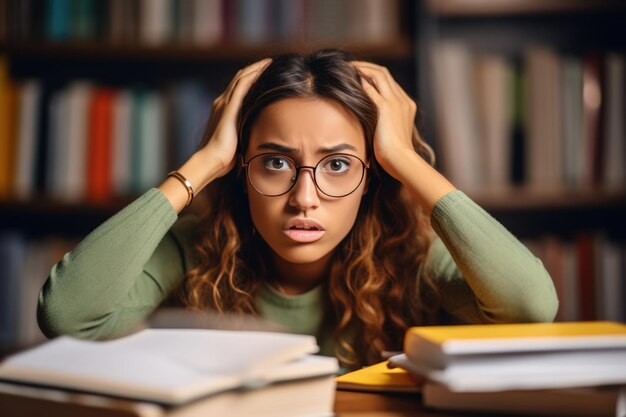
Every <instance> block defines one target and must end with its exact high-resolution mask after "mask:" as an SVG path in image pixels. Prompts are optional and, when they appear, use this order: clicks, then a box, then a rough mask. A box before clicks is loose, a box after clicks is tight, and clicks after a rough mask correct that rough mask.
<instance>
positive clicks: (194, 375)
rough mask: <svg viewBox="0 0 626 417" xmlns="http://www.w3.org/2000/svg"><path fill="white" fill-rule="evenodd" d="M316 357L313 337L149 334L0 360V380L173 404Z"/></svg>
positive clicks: (67, 343)
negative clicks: (19, 381) (313, 353)
mask: <svg viewBox="0 0 626 417" xmlns="http://www.w3.org/2000/svg"><path fill="white" fill-rule="evenodd" d="M316 350H317V345H316V344H315V338H313V337H312V336H300V335H289V334H281V333H265V332H236V331H220V330H201V329H192V330H183V329H176V330H155V329H148V330H144V331H142V332H140V333H137V334H135V335H132V336H129V337H126V338H122V339H118V340H114V341H109V342H93V341H86V340H78V339H73V338H70V337H61V338H58V339H55V340H53V341H51V342H48V343H46V344H44V345H42V346H39V347H37V348H35V349H31V350H29V351H26V352H23V353H20V354H17V355H14V356H12V357H10V358H8V359H7V360H5V361H4V362H3V363H2V365H0V378H6V379H18V380H21V381H26V382H32V383H40V384H50V385H54V386H63V387H67V388H75V389H81V390H88V391H95V392H103V393H109V394H117V395H122V396H130V397H137V398H144V399H153V400H156V401H160V402H169V403H179V402H184V401H188V400H190V399H192V398H195V397H197V396H201V395H206V394H209V393H212V392H217V391H221V390H226V389H231V388H234V387H237V386H239V385H241V384H242V383H247V381H246V380H247V379H249V378H260V377H261V376H262V374H263V371H265V372H269V370H271V369H272V368H274V367H275V366H277V365H278V364H280V363H284V362H289V361H292V360H294V359H296V358H299V357H303V356H305V355H306V354H308V353H312V352H314V351H316Z"/></svg>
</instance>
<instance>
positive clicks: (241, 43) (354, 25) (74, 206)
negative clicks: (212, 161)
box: [0, 0, 415, 348]
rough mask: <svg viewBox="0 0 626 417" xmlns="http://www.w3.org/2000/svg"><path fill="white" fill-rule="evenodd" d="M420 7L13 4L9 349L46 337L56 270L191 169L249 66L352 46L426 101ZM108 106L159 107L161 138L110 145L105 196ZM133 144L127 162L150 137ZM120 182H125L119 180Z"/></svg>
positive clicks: (3, 79)
mask: <svg viewBox="0 0 626 417" xmlns="http://www.w3.org/2000/svg"><path fill="white" fill-rule="evenodd" d="M413 8H414V5H413V3H412V2H411V1H408V0H394V1H389V0H382V1H381V0H366V1H360V0H359V1H358V2H355V1H351V0H346V1H339V2H336V1H334V0H333V1H324V0H322V1H316V2H310V1H306V0H271V1H267V0H252V1H250V0H235V1H231V0H80V1H71V2H65V1H57V0H5V1H0V107H2V106H4V107H2V109H9V110H10V111H8V112H7V113H6V114H7V115H6V117H5V118H4V119H2V120H0V259H2V260H6V259H11V260H12V262H7V264H6V265H3V266H2V267H0V276H1V278H2V279H0V305H2V307H0V348H7V347H8V348H10V346H11V345H12V344H14V343H19V344H21V345H29V344H31V343H34V342H36V341H37V340H39V339H41V335H40V334H39V332H38V329H37V326H36V323H35V321H34V314H33V312H34V311H35V305H36V296H37V293H38V290H39V288H40V287H41V285H42V284H43V281H44V280H45V278H46V277H47V275H48V273H49V270H50V267H51V266H52V265H53V264H54V263H56V262H57V261H58V260H59V259H60V258H61V257H62V256H63V254H64V253H65V252H66V251H67V250H69V249H71V248H72V247H73V245H75V244H76V243H77V241H78V240H80V239H81V238H82V237H84V236H85V235H86V234H87V233H89V232H90V231H91V230H93V229H94V228H95V227H96V226H97V225H99V224H101V223H102V222H103V221H105V220H106V219H107V218H109V217H110V216H111V215H113V214H114V213H116V212H117V211H118V210H120V209H121V208H122V207H124V206H125V205H127V204H128V203H129V202H131V201H132V200H133V199H134V198H135V197H136V196H137V195H139V194H140V193H141V192H142V191H144V190H145V189H147V188H149V187H150V186H153V185H157V184H158V183H159V182H160V181H161V180H162V179H163V178H165V175H166V173H167V172H168V171H169V170H171V169H174V168H176V167H178V166H180V164H181V163H182V161H183V160H184V159H185V158H186V156H188V155H189V154H190V152H192V151H193V149H194V148H195V145H196V143H197V142H198V140H199V136H200V134H201V130H202V127H203V125H204V123H205V122H206V120H207V119H208V115H209V113H210V107H211V103H212V100H213V99H214V98H215V97H216V96H217V95H218V94H220V93H221V92H222V91H223V89H224V88H225V87H226V85H227V84H228V82H229V81H230V80H231V78H232V76H233V75H234V74H235V73H236V71H237V70H238V69H240V68H242V67H243V66H245V65H247V64H249V63H251V62H254V61H256V60H258V59H261V58H264V57H266V56H267V55H270V54H277V53H283V52H290V51H293V50H296V51H302V50H317V49H320V48H324V47H339V48H343V49H346V50H348V51H350V52H352V53H353V54H355V55H356V56H358V57H359V58H361V59H372V60H375V61H378V62H381V63H384V64H385V65H387V66H389V67H390V68H391V69H392V71H394V73H395V74H397V77H398V80H399V81H400V82H401V83H402V84H403V86H404V87H405V88H406V89H407V90H408V91H415V54H414V36H413V34H414V23H413V22H412V20H411V16H413V12H412V10H413ZM111 96H113V99H112V98H111ZM96 97H99V98H98V100H100V102H101V103H107V101H110V100H113V105H111V104H110V103H109V104H104V106H110V107H113V108H114V109H115V108H118V107H122V108H124V106H128V105H129V104H128V103H129V102H130V103H132V105H133V106H138V107H132V109H134V110H133V111H135V110H136V109H137V108H140V109H142V107H141V106H146V103H147V110H146V111H144V110H139V113H140V114H142V116H141V117H143V118H145V120H147V121H148V122H150V121H151V122H152V123H147V126H148V127H150V126H151V125H156V126H158V128H157V129H156V130H154V131H152V133H153V134H152V135H144V137H143V140H146V142H145V144H147V145H148V146H147V147H145V148H143V149H149V148H150V149H152V148H156V149H157V151H155V152H153V155H152V156H150V157H149V158H148V159H144V160H141V159H139V160H127V159H128V157H124V155H123V152H122V153H116V152H117V151H115V149H118V147H119V146H120V145H119V144H116V142H114V143H113V144H111V145H110V146H111V147H112V148H113V150H112V151H111V152H112V154H109V155H107V156H106V158H108V160H107V162H105V165H109V164H110V165H109V166H110V168H109V172H108V173H107V172H105V171H102V172H105V173H104V176H106V177H108V178H109V181H108V182H106V184H105V186H104V188H101V191H102V192H101V193H100V194H99V195H97V196H96V195H90V193H89V192H87V191H86V190H91V189H93V185H95V184H96V182H98V180H97V179H96V177H98V172H99V171H97V170H92V169H91V168H89V167H90V166H91V163H88V164H85V161H84V159H85V158H87V161H90V162H98V161H97V160H96V159H92V160H89V155H87V157H85V156H84V155H85V152H86V153H87V154H89V152H90V151H89V149H90V147H94V146H96V145H94V144H93V142H92V141H93V140H94V139H93V134H92V132H91V131H90V130H89V127H85V126H84V123H82V124H83V126H82V127H81V126H80V125H81V122H80V121H81V120H82V121H83V122H84V121H85V120H88V122H87V125H90V126H91V125H94V124H95V123H96V121H97V120H100V121H101V120H103V118H104V117H105V116H106V115H105V116H103V114H105V113H101V114H100V116H98V115H97V113H98V110H94V108H96V107H97V106H96V104H95V102H96ZM120 97H126V98H125V99H124V100H126V102H124V100H121V99H120ZM118 99H119V100H121V101H117V100H118ZM28 103H30V104H28ZM33 103H35V104H33ZM120 103H121V104H120ZM136 103H140V104H136ZM11 109H13V110H11ZM24 109H26V110H24ZM64 109H65V110H64ZM68 109H69V110H68ZM111 111H112V110H111ZM55 112H56V113H55ZM94 114H96V115H94ZM189 114H191V115H192V116H191V117H188V116H189ZM24 115H26V116H28V117H26V119H24ZM29 115H30V116H29ZM72 115H77V116H72ZM106 117H118V116H116V115H115V113H113V116H110V115H109V116H106ZM127 117H128V116H127ZM5 120H6V121H8V123H6V124H5V123H4V122H5ZM53 120H56V122H53ZM116 120H118V119H116ZM163 120H164V121H163ZM59 121H62V122H59ZM55 123H56V125H55ZM131 123H134V125H133V126H136V125H137V123H138V122H136V121H132V122H131ZM59 125H67V126H69V127H68V128H67V130H66V131H64V130H63V129H62V128H61V129H60V130H59V127H58V126H59ZM24 126H31V127H32V126H35V129H32V128H31V129H30V130H29V129H25V128H24ZM72 126H73V127H72ZM55 129H56V130H55ZM31 130H35V132H32V131H31ZM24 132H26V133H24ZM131 135H133V138H132V139H129V138H128V137H125V139H124V140H126V143H125V144H123V145H122V148H123V149H126V153H133V152H132V151H128V149H131V150H132V149H133V148H132V146H134V145H133V143H135V142H137V141H139V143H141V140H142V139H141V135H139V136H140V139H139V140H137V137H136V132H134V131H133V133H132V134H131ZM66 136H67V137H69V138H70V139H67V140H63V139H62V138H64V137H66ZM113 136H115V137H117V136H119V134H118V133H115V134H114V135H113ZM122 136H124V135H122ZM126 136H129V135H126ZM72 137H74V138H75V139H76V138H81V137H82V138H84V139H83V142H84V141H87V143H86V144H85V143H82V144H81V142H80V140H79V141H73V139H71V138H72ZM154 137H157V138H158V139H154ZM24 138H26V140H24ZM8 139H10V140H8ZM129 140H132V141H134V142H131V143H129V142H128V141H129ZM150 141H152V142H150ZM25 142H28V143H30V145H29V146H30V147H31V148H30V149H29V146H26V145H24V143H25ZM33 143H34V144H36V146H38V148H35V149H34V150H33V149H32V147H33ZM174 143H176V145H174ZM76 146H78V147H79V148H81V151H80V152H78V153H77V154H75V155H74V156H73V157H66V158H59V156H58V155H56V154H65V153H67V152H66V151H67V150H68V149H72V148H75V147H76ZM23 148H26V150H24V149H23ZM64 149H65V151H63V150H64ZM109 149H111V148H109ZM24 152H26V153H27V154H28V155H29V156H28V157H24V156H23V154H24ZM9 155H14V157H9ZM55 155H56V156H55ZM77 158H78V159H80V158H82V159H83V161H82V162H80V164H78V165H77V163H76V160H77ZM125 158H126V159H125ZM133 158H134V157H133ZM120 160H122V162H121V163H120V162H119V161H120ZM24 161H26V162H24ZM85 165H87V167H85ZM133 166H143V167H144V168H146V167H154V166H158V169H152V170H151V171H148V170H146V171H145V172H143V173H142V172H141V171H142V169H139V170H135V171H133V169H132V167H133ZM68 167H69V168H68ZM100 169H101V168H100ZM69 171H73V172H74V174H78V175H72V176H70V175H67V174H68V172H69ZM17 172H20V173H24V172H26V173H27V175H26V177H27V180H22V181H20V180H18V177H19V176H18V175H17ZM62 172H66V173H65V174H60V173H62ZM102 172H100V177H101V176H102V175H103V174H102ZM115 172H122V174H121V177H120V178H117V179H115V178H113V179H111V178H110V177H115V176H116V174H114V173H115ZM94 175H95V176H94ZM118 176H119V175H118ZM71 178H73V179H71ZM77 178H78V181H77V180H76V179H77ZM142 178H143V179H142ZM100 179H102V178H100ZM90 181H96V182H92V183H90ZM99 184H100V185H99V187H102V183H99ZM200 203H202V200H201V199H199V200H197V201H196V202H194V206H196V207H191V208H190V209H192V210H193V209H198V206H197V204H200ZM5 277H6V279H5ZM9 278H10V279H9ZM3 294H4V295H3ZM16 294H17V295H16ZM5 298H7V299H8V298H11V299H12V302H11V303H5V302H4V301H7V300H5ZM8 301H11V300H8Z"/></svg>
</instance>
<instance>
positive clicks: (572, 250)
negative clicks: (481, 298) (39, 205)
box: [0, 232, 626, 347]
mask: <svg viewBox="0 0 626 417" xmlns="http://www.w3.org/2000/svg"><path fill="white" fill-rule="evenodd" d="M76 243H77V241H76V240H73V239H67V238H66V239H63V238H53V237H51V238H47V239H41V240H36V239H31V238H27V237H26V236H23V235H21V234H19V233H16V232H4V233H3V234H0V277H2V280H0V347H2V346H5V347H8V346H13V345H28V344H32V343H35V342H38V341H41V340H42V338H43V336H42V335H41V332H40V331H39V328H38V326H37V323H36V320H35V311H36V309H35V308H36V304H37V297H38V293H39V290H40V288H41V286H42V285H43V283H44V281H45V279H46V278H47V277H48V275H49V274H50V269H51V268H52V266H53V265H54V264H55V263H56V262H58V261H59V260H60V259H61V258H62V257H63V255H64V254H65V253H66V252H68V251H69V250H71V249H72V248H73V247H74V246H75V245H76ZM524 244H525V245H527V246H528V247H529V248H530V250H531V251H532V252H533V254H534V255H535V256H537V257H538V258H539V259H540V260H541V261H542V262H543V264H544V266H545V267H546V269H547V270H548V272H549V273H550V275H551V277H552V278H553V280H554V284H555V288H556V291H557V295H558V298H559V310H558V314H557V321H567V322H571V321H578V320H615V321H626V281H625V279H624V278H625V277H626V242H624V241H623V240H619V241H618V240H613V239H609V238H607V237H606V236H605V235H603V234H601V233H596V234H591V233H582V234H580V235H578V236H576V238H574V239H573V240H563V239H558V238H556V237H553V236H546V237H542V238H537V239H534V240H532V241H524Z"/></svg>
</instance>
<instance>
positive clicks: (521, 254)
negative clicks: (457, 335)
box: [426, 190, 558, 323]
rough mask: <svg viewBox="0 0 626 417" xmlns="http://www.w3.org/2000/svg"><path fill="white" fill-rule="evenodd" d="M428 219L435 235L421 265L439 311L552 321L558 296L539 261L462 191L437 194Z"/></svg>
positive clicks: (470, 319) (466, 318) (489, 319)
mask: <svg viewBox="0 0 626 417" xmlns="http://www.w3.org/2000/svg"><path fill="white" fill-rule="evenodd" d="M431 224H432V226H433V229H434V230H435V232H436V233H437V235H438V237H439V238H436V239H435V240H434V241H433V243H432V246H431V250H430V253H429V255H428V258H427V261H426V262H427V263H426V265H427V270H428V271H429V272H430V274H431V276H432V278H433V279H434V281H435V282H436V284H437V286H438V288H439V290H440V294H441V303H442V308H443V309H444V311H446V312H447V313H448V314H450V315H451V316H452V317H455V318H456V319H459V320H461V321H462V322H466V323H503V322H545V321H552V320H554V317H555V316H556V312H557V309H558V299H557V296H556V291H555V289H554V284H553V282H552V279H551V277H550V275H549V274H548V272H547V271H546V269H545V268H544V266H543V264H542V263H541V261H540V260H539V259H538V258H536V257H535V256H534V255H533V254H532V253H531V252H530V251H529V250H528V249H527V248H526V247H525V246H524V245H523V244H522V243H521V242H520V241H519V240H518V239H516V238H515V237H514V236H513V235H512V234H511V233H510V232H509V231H508V230H507V229H506V228H505V227H504V226H502V225H501V224H500V223H499V222H498V221H497V220H495V219H494V218H493V217H492V216H490V215H489V214H488V213H487V212H486V211H485V210H483V209H482V208H481V207H480V206H478V205H477V204H476V203H475V202H474V201H472V200H471V199H470V198H469V197H467V196H466V195H465V194H464V193H463V192H461V191H459V190H455V191H452V192H450V193H448V194H446V195H445V196H444V197H442V198H441V199H440V200H439V201H438V202H437V204H436V205H435V207H434V209H433V213H432V215H431Z"/></svg>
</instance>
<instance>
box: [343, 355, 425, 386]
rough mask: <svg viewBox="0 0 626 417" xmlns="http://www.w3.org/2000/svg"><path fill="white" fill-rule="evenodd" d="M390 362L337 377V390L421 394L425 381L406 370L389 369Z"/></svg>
mask: <svg viewBox="0 0 626 417" xmlns="http://www.w3.org/2000/svg"><path fill="white" fill-rule="evenodd" d="M388 365H389V361H384V362H381V363H377V364H375V365H372V366H367V367H365V368H362V369H358V370H356V371H353V372H348V373H347V374H344V375H341V376H338V377H337V389H340V390H347V391H365V392H420V391H421V390H422V388H421V384H422V383H423V379H421V378H416V377H415V376H413V375H412V374H410V373H409V372H407V371H406V370H405V369H402V368H389V366H388Z"/></svg>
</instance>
